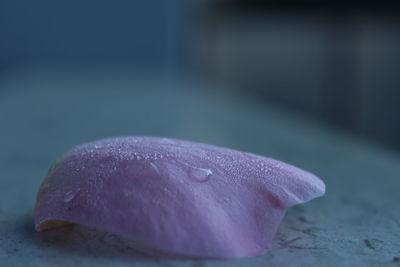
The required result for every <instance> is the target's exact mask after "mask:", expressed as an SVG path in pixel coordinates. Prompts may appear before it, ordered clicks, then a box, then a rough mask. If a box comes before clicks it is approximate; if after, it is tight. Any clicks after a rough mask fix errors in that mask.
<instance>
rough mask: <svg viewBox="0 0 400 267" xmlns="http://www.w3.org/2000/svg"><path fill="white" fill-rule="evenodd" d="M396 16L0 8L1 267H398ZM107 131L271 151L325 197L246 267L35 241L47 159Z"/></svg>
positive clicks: (302, 9)
mask: <svg viewBox="0 0 400 267" xmlns="http://www.w3.org/2000/svg"><path fill="white" fill-rule="evenodd" d="M398 13H400V12H398V8H397V7H396V6H395V5H392V4H390V2H388V1H383V2H382V3H381V4H375V5H369V4H364V5H363V6H360V5H356V4H347V5H341V4H340V3H331V4H321V3H318V2H315V1H296V3H294V1H267V2H261V1H259V2H257V1H207V0H201V1H194V0H187V1H183V0H171V1H159V0H154V1H145V0H138V1H64V2H61V1H49V0H44V1H27V0H15V1H11V0H10V1H8V0H5V1H1V2H0V266H28V265H29V266H71V265H77V266H109V265H110V264H112V265H113V266H147V265H148V266H197V267H198V266H337V265H338V264H339V263H340V265H341V266H365V265H371V266H381V265H385V266H388V265H389V266H390V265H398V264H399V262H400V246H399V242H398V240H400V236H399V234H400V210H399V206H398V203H399V201H400V197H399V188H400V179H399V173H400V156H399V153H398V151H399V149H400V141H399V140H400V139H399V138H398V136H399V133H400V112H399V110H400V108H399V105H398V101H399V100H400V99H399V98H400V93H399V90H398V88H399V86H400V76H399V75H398V69H399V67H400V66H399V64H400V63H399V62H400V61H399V59H400V52H399V49H398V47H399V42H400V37H399V36H400V35H399V33H400V32H399V31H400V27H399V26H400V25H399V20H398ZM119 135H153V136H167V137H174V138H181V139H188V140H193V141H199V142H205V143H211V144H215V145H220V146H226V147H230V148H234V149H238V150H243V151H249V152H253V153H257V154H261V155H265V156H270V157H274V158H277V159H280V160H284V161H286V162H289V163H291V164H294V165H296V166H299V167H302V168H304V169H307V170H309V171H311V172H314V173H316V174H317V175H318V176H320V177H321V178H322V179H323V180H324V182H325V183H326V185H327V194H326V196H324V197H323V198H320V199H316V200H314V201H311V202H310V203H306V204H304V205H301V206H298V207H295V208H293V209H291V210H289V212H288V214H287V215H286V217H285V219H284V221H283V222H282V224H281V227H280V229H279V231H278V233H277V236H276V238H275V240H274V249H273V250H272V251H270V252H267V253H266V254H264V255H262V256H260V257H255V258H250V259H245V260H236V261H175V260H165V259H153V258H148V257H146V256H145V255H142V254H141V253H138V252H135V251H134V249H133V248H132V247H131V246H130V243H129V241H127V240H122V239H121V237H116V236H114V235H111V234H107V233H103V232H101V231H97V230H94V229H87V228H85V227H83V226H79V227H75V228H72V229H62V230H56V231H51V232H48V233H43V234H38V233H36V232H35V231H34V229H33V208H34V204H35V197H36V192H37V189H38V187H39V185H40V183H41V181H42V179H43V178H44V176H45V174H46V172H47V169H48V168H49V167H50V165H51V164H52V162H53V161H54V160H55V159H56V158H57V157H58V156H59V155H60V154H61V153H63V152H65V151H66V150H68V149H69V148H71V147H72V146H74V145H77V144H80V143H83V142H87V141H92V140H95V139H99V138H104V137H110V136H119Z"/></svg>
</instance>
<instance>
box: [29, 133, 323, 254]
mask: <svg viewBox="0 0 400 267" xmlns="http://www.w3.org/2000/svg"><path fill="white" fill-rule="evenodd" d="M324 192H325V185H324V183H323V182H322V181H321V180H320V179H319V178H318V177H316V176H315V175H313V174H311V173H309V172H306V171H304V170H301V169H299V168H296V167H294V166H291V165H288V164H286V163H283V162H280V161H277V160H274V159H270V158H266V157H261V156H257V155H254V154H250V153H245V152H239V151H235V150H231V149H227V148H221V147H216V146H212V145H206V144H201V143H194V142H189V141H181V140H176V139H167V138H157V137H118V138H111V139H103V140H100V141H96V142H91V143H87V144H83V145H80V146H77V147H75V148H73V149H72V150H70V151H69V152H67V153H66V154H65V155H63V156H62V157H61V158H60V159H59V160H58V161H57V162H56V163H55V164H54V165H53V167H52V168H51V169H50V170H49V173H48V175H47V177H46V178H45V180H44V181H43V183H42V185H41V187H40V189H39V192H38V196H37V202H36V208H35V227H36V230H37V231H43V230H47V229H51V228H57V227H62V226H65V225H68V224H81V225H86V226H89V227H94V228H97V229H100V230H104V231H107V232H111V233H115V234H118V235H123V236H125V237H128V238H129V239H131V240H132V241H134V242H135V243H137V244H140V246H141V247H145V248H148V249H152V250H153V249H154V250H156V251H160V252H162V253H167V254H172V255H183V256H189V257H196V258H220V259H224V258H242V257H249V256H255V255H259V254H262V253H264V252H265V251H267V250H269V249H270V248H271V243H272V239H273V237H274V235H275V232H276V230H277V228H278V225H279V223H280V221H281V220H282V218H283V216H284V214H285V211H286V210H287V208H289V207H290V206H292V205H295V204H299V203H303V202H306V201H309V200H311V199H313V198H315V197H319V196H322V195H323V194H324Z"/></svg>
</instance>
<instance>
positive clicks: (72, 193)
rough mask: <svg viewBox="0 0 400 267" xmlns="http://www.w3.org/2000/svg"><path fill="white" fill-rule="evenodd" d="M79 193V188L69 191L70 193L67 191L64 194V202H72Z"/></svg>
mask: <svg viewBox="0 0 400 267" xmlns="http://www.w3.org/2000/svg"><path fill="white" fill-rule="evenodd" d="M79 191H80V188H78V189H76V190H71V191H68V192H67V193H65V195H64V202H65V203H68V202H70V201H71V200H73V199H74V198H75V196H76V195H77V194H78V193H79Z"/></svg>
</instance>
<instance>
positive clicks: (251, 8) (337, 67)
mask: <svg viewBox="0 0 400 267" xmlns="http://www.w3.org/2000/svg"><path fill="white" fill-rule="evenodd" d="M255 2H256V4H255ZM306 2H307V1H299V2H297V3H293V2H290V1H282V3H280V1H271V2H268V3H267V2H266V3H267V4H265V3H264V4H262V3H261V4H260V3H259V2H257V1H250V2H246V1H219V2H218V4H215V3H214V4H211V8H210V10H212V11H213V12H210V13H209V17H208V20H207V23H206V24H205V26H204V31H205V36H207V37H206V39H207V40H208V41H207V42H205V43H206V46H205V47H204V50H205V52H204V55H207V56H206V57H204V61H203V66H204V68H205V70H206V72H208V73H209V76H210V77H212V78H213V79H214V80H216V81H218V82H220V83H224V84H227V85H228V87H235V88H236V89H237V90H240V91H242V92H246V94H249V95H253V96H254V97H255V98H257V99H258V100H259V101H261V102H263V103H264V104H265V105H268V104H269V103H274V104H279V105H282V106H284V107H286V108H289V109H291V110H294V111H295V112H301V113H303V114H305V115H307V116H310V117H313V118H314V119H316V120H318V121H321V122H324V123H327V124H330V125H335V126H338V127H340V128H344V129H347V130H350V131H352V132H354V133H356V134H361V135H364V136H368V137H372V138H375V139H376V140H378V141H381V142H383V143H385V144H387V145H388V146H389V147H392V148H396V147H397V148H398V149H400V138H398V136H399V135H400V105H399V104H398V103H399V102H400V16H399V15H400V9H398V8H396V7H392V6H390V5H387V6H385V5H383V6H379V5H377V6H376V7H375V6H368V5H365V6H357V5H354V3H353V5H344V4H343V5H342V4H340V3H337V4H334V5H327V6H325V5H323V4H321V3H317V2H312V1H311V2H307V3H306ZM221 3H222V4H221ZM271 3H272V4H271ZM274 3H275V4H274ZM386 4H388V3H386Z"/></svg>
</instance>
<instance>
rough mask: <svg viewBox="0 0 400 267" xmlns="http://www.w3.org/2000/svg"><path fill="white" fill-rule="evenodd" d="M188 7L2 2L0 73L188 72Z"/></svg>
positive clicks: (175, 1) (174, 2)
mask: <svg viewBox="0 0 400 267" xmlns="http://www.w3.org/2000/svg"><path fill="white" fill-rule="evenodd" d="M189 2H191V1H182V0H171V1H160V0H155V1H145V0H138V1H127V0H122V1H103V0H99V1H77V0H72V1H51V0H41V1H29V0H15V1H8V0H6V1H0V71H1V70H3V71H7V70H8V69H10V68H14V69H15V68H19V67H21V66H26V65H29V66H36V65H39V64H56V65H60V64H61V65H62V64H105V63H106V64H110V63H116V64H119V63H125V64H131V65H135V66H139V67H150V68H163V69H168V70H171V71H176V69H182V68H184V66H185V64H186V63H187V61H188V60H189V59H188V57H189V56H190V54H191V53H192V52H190V51H188V47H190V45H189V44H188V43H187V42H188V41H190V40H189V38H187V35H188V33H189V32H190V31H189V28H190V20H189V19H187V18H186V17H185V16H190V12H191V11H190V10H189V8H188V7H189V6H190V4H189Z"/></svg>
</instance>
